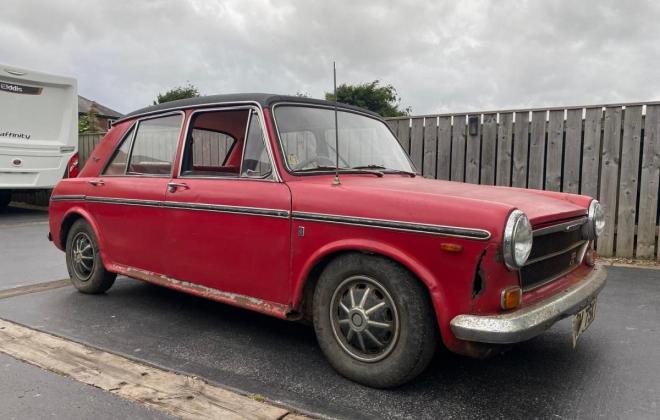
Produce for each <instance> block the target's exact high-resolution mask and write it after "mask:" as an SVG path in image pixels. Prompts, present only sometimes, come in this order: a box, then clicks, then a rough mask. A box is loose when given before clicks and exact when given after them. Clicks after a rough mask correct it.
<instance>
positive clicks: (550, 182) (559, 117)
mask: <svg viewBox="0 0 660 420" xmlns="http://www.w3.org/2000/svg"><path fill="white" fill-rule="evenodd" d="M563 139H564V110H555V111H550V118H549V119H548V150H547V152H546V156H545V189H546V190H549V191H561V164H562V157H563V153H562V149H563V147H562V146H563Z"/></svg>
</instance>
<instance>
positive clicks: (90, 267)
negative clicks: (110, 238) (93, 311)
mask: <svg viewBox="0 0 660 420" xmlns="http://www.w3.org/2000/svg"><path fill="white" fill-rule="evenodd" d="M66 267H67V269H68V271H69V276H70V277H71V282H72V283H73V285H74V286H75V288H76V289H78V290H79V291H80V292H82V293H89V294H97V293H103V292H105V291H106V290H108V289H110V287H112V285H113V284H114V282H115V277H116V276H117V275H116V274H115V273H111V272H109V271H108V270H106V269H105V267H104V266H103V261H101V255H100V253H99V246H98V242H97V240H96V236H95V235H94V232H93V231H92V228H91V227H90V226H89V224H88V223H87V222H86V221H85V220H82V219H80V220H78V221H76V222H75V223H74V224H73V226H71V229H70V230H69V234H68V235H67V240H66Z"/></svg>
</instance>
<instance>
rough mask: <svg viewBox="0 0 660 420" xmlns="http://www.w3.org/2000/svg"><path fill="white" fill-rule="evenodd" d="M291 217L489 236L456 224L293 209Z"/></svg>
mask: <svg viewBox="0 0 660 420" xmlns="http://www.w3.org/2000/svg"><path fill="white" fill-rule="evenodd" d="M292 217H293V218H294V219H296V220H308V221H313V222H325V223H336V224H342V225H354V226H363V227H372V228H379V229H389V230H397V231H403V232H415V233H426V234H431V235H441V236H451V237H455V238H467V239H477V240H482V241H485V240H487V239H489V238H490V236H491V235H490V232H489V231H487V230H483V229H472V228H464V227H456V226H444V225H427V224H422V223H413V222H401V221H396V220H385V219H370V218H364V217H352V216H340V215H334V214H323V213H307V212H298V211H294V212H293V213H292Z"/></svg>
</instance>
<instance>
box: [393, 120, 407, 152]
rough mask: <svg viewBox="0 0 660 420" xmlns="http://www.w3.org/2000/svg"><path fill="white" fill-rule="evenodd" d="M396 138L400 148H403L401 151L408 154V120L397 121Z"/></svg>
mask: <svg viewBox="0 0 660 420" xmlns="http://www.w3.org/2000/svg"><path fill="white" fill-rule="evenodd" d="M396 138H397V139H398V140H399V143H401V146H403V150H405V151H406V153H408V154H410V120H408V119H405V120H399V124H398V125H397V132H396Z"/></svg>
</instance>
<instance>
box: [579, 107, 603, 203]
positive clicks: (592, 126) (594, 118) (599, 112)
mask: <svg viewBox="0 0 660 420" xmlns="http://www.w3.org/2000/svg"><path fill="white" fill-rule="evenodd" d="M602 121H603V108H600V107H597V108H587V110H586V112H585V117H584V145H583V147H582V180H581V184H580V194H583V195H588V196H591V197H598V176H599V172H598V169H599V168H598V166H599V165H600V142H601V139H600V137H601V130H602Z"/></svg>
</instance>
